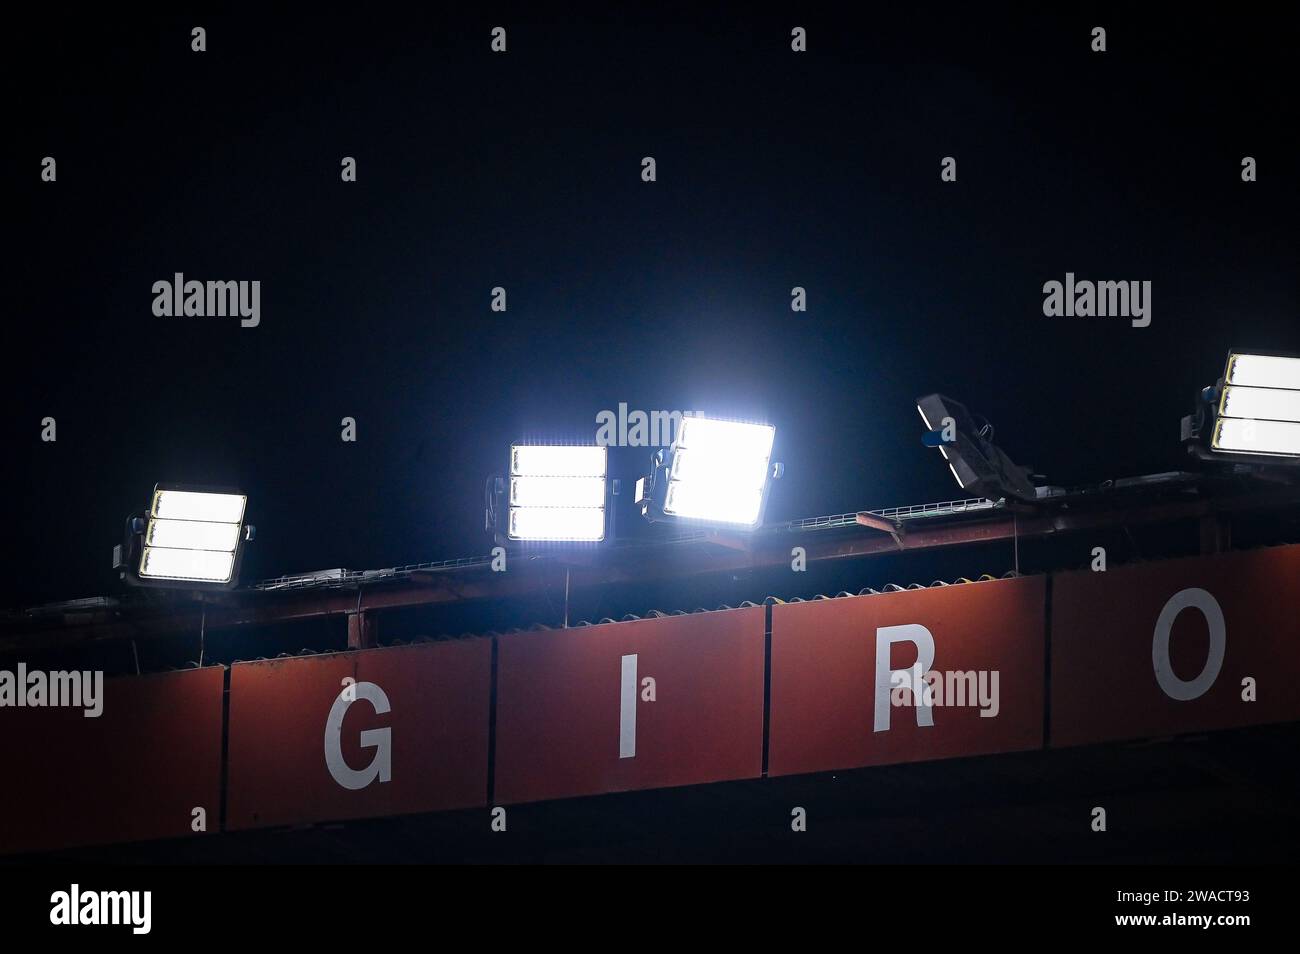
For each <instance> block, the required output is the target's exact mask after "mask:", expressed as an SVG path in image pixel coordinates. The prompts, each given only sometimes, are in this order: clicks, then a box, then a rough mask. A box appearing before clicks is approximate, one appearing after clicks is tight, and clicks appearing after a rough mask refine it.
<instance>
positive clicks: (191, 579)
mask: <svg viewBox="0 0 1300 954" xmlns="http://www.w3.org/2000/svg"><path fill="white" fill-rule="evenodd" d="M247 502H248V498H247V497H245V496H244V494H242V493H240V492H239V491H237V490H230V489H225V488H212V487H192V486H182V485H175V484H158V485H157V486H156V487H155V488H154V492H153V497H152V498H151V499H150V501H149V509H148V510H147V511H145V512H144V513H141V514H136V515H134V516H132V517H131V518H129V519H128V520H127V524H126V537H125V540H124V541H123V543H122V544H121V545H119V546H117V547H114V549H113V565H114V567H115V568H116V569H118V570H119V571H120V572H121V575H122V578H123V579H124V580H126V581H127V582H128V583H131V584H133V585H136V586H168V587H183V588H191V589H232V588H233V587H235V586H236V585H237V584H238V582H239V564H240V558H241V557H242V555H243V546H242V544H243V543H244V541H246V540H251V539H253V528H252V527H251V526H248V525H246V524H245V523H244V508H245V505H246V504H247Z"/></svg>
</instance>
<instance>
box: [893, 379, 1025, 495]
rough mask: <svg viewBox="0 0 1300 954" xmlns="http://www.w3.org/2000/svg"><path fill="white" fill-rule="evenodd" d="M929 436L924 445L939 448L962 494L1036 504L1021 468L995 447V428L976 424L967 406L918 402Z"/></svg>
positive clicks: (931, 398) (933, 399)
mask: <svg viewBox="0 0 1300 954" xmlns="http://www.w3.org/2000/svg"><path fill="white" fill-rule="evenodd" d="M916 409H917V410H918V411H920V412H921V421H922V422H923V423H924V424H925V429H926V434H925V436H924V437H923V438H922V442H923V443H924V444H925V445H926V446H927V447H937V448H939V453H940V454H942V455H943V459H944V460H945V461H947V462H948V470H950V471H951V472H952V475H953V477H954V478H956V480H957V485H958V486H959V487H961V489H962V490H964V491H966V492H967V493H971V494H978V495H979V496H981V497H987V498H989V499H990V500H998V499H999V498H1003V497H1012V498H1015V499H1017V500H1036V499H1038V496H1039V494H1038V491H1037V489H1036V488H1035V487H1034V485H1033V484H1032V483H1031V482H1030V480H1029V468H1027V467H1021V466H1019V465H1018V464H1016V463H1015V462H1014V461H1012V459H1011V458H1010V457H1008V456H1007V455H1006V454H1005V453H1004V452H1003V451H1002V449H1001V448H1000V447H998V446H997V445H996V444H994V443H993V426H992V425H991V424H989V423H988V422H987V421H985V422H984V423H983V424H978V423H976V420H975V416H974V415H972V414H971V413H970V411H968V410H966V407H965V405H963V404H961V403H960V402H958V401H954V400H953V399H952V398H950V397H945V396H944V395H942V394H928V395H926V396H925V397H921V398H917V399H916Z"/></svg>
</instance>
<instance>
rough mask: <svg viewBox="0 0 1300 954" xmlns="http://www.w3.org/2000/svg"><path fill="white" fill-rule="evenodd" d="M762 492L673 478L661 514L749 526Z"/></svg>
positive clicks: (752, 521)
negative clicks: (738, 489)
mask: <svg viewBox="0 0 1300 954" xmlns="http://www.w3.org/2000/svg"><path fill="white" fill-rule="evenodd" d="M762 503H763V491H762V489H761V488H759V489H757V490H745V491H737V490H735V489H734V488H732V487H729V486H727V485H725V484H708V483H696V482H693V481H692V482H686V481H680V480H674V481H671V482H669V484H668V496H667V499H666V500H665V501H664V513H669V514H672V515H673V516H675V517H685V518H687V519H697V520H708V521H710V522H715V523H738V524H744V525H746V526H752V525H753V524H754V523H756V522H757V521H758V511H759V508H760V507H761V506H762Z"/></svg>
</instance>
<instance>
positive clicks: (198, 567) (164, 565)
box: [140, 547, 235, 583]
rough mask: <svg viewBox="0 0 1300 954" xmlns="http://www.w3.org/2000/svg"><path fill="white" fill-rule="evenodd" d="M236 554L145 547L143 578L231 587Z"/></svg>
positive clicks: (142, 568)
mask: <svg viewBox="0 0 1300 954" xmlns="http://www.w3.org/2000/svg"><path fill="white" fill-rule="evenodd" d="M234 566H235V554H234V553H233V552H231V553H223V552H221V551H219V550H173V549H168V548H164V547H145V548H144V554H143V556H141V558H140V576H142V577H146V578H151V579H165V580H194V581H195V582H201V583H229V582H230V576H231V573H232V571H233V570H234Z"/></svg>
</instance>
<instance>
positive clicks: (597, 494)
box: [510, 477, 605, 507]
mask: <svg viewBox="0 0 1300 954" xmlns="http://www.w3.org/2000/svg"><path fill="white" fill-rule="evenodd" d="M510 505H511V506H512V507H603V506H604V505H605V478H604V477H511V478H510Z"/></svg>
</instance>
